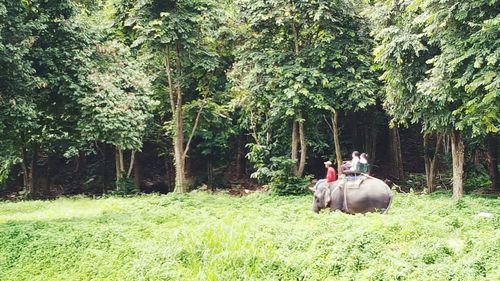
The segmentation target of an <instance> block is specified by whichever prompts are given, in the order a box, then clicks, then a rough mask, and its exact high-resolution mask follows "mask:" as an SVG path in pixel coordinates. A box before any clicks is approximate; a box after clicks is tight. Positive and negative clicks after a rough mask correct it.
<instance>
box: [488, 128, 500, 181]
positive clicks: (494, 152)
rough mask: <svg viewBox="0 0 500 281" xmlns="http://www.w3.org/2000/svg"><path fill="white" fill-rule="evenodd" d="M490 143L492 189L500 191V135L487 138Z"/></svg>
mask: <svg viewBox="0 0 500 281" xmlns="http://www.w3.org/2000/svg"><path fill="white" fill-rule="evenodd" d="M487 141H488V155H487V162H488V174H489V175H490V179H491V188H492V189H494V190H500V187H499V186H498V135H495V134H489V135H488V136H487Z"/></svg>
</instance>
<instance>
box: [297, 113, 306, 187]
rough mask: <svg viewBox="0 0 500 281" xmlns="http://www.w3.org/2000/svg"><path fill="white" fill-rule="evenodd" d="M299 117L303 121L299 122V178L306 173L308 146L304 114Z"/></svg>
mask: <svg viewBox="0 0 500 281" xmlns="http://www.w3.org/2000/svg"><path fill="white" fill-rule="evenodd" d="M299 114H300V115H299V117H300V119H301V121H299V139H300V163H299V168H298V170H297V176H298V177H302V174H303V173H304V167H305V166H306V156H307V145H306V137H305V132H304V122H305V121H304V120H303V118H302V112H301V113H299Z"/></svg>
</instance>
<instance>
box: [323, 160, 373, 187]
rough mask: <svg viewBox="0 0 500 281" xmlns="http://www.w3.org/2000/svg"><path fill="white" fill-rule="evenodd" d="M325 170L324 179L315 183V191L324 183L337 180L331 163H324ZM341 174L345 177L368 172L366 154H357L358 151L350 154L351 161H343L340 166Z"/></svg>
mask: <svg viewBox="0 0 500 281" xmlns="http://www.w3.org/2000/svg"><path fill="white" fill-rule="evenodd" d="M324 164H325V168H326V177H325V178H324V179H320V180H318V181H317V182H316V185H315V187H314V188H315V189H316V188H318V186H319V185H320V184H322V183H324V182H326V183H330V182H334V181H336V180H337V171H335V168H333V167H332V165H333V163H332V161H326V162H324ZM341 169H342V173H343V174H345V175H352V174H357V173H367V172H368V154H366V153H361V154H360V153H359V151H354V152H353V153H352V159H351V161H344V163H343V164H342V166H341Z"/></svg>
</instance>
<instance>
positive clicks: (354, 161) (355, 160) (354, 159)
mask: <svg viewBox="0 0 500 281" xmlns="http://www.w3.org/2000/svg"><path fill="white" fill-rule="evenodd" d="M358 163H359V152H358V151H354V152H353V153H352V160H351V167H350V168H349V171H351V172H354V171H356V170H357V169H358Z"/></svg>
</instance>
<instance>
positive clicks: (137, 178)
mask: <svg viewBox="0 0 500 281" xmlns="http://www.w3.org/2000/svg"><path fill="white" fill-rule="evenodd" d="M140 159H141V158H140V154H139V155H136V156H135V161H132V162H133V163H134V165H133V166H134V168H133V169H134V186H135V188H137V190H140V189H141V170H140Z"/></svg>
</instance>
